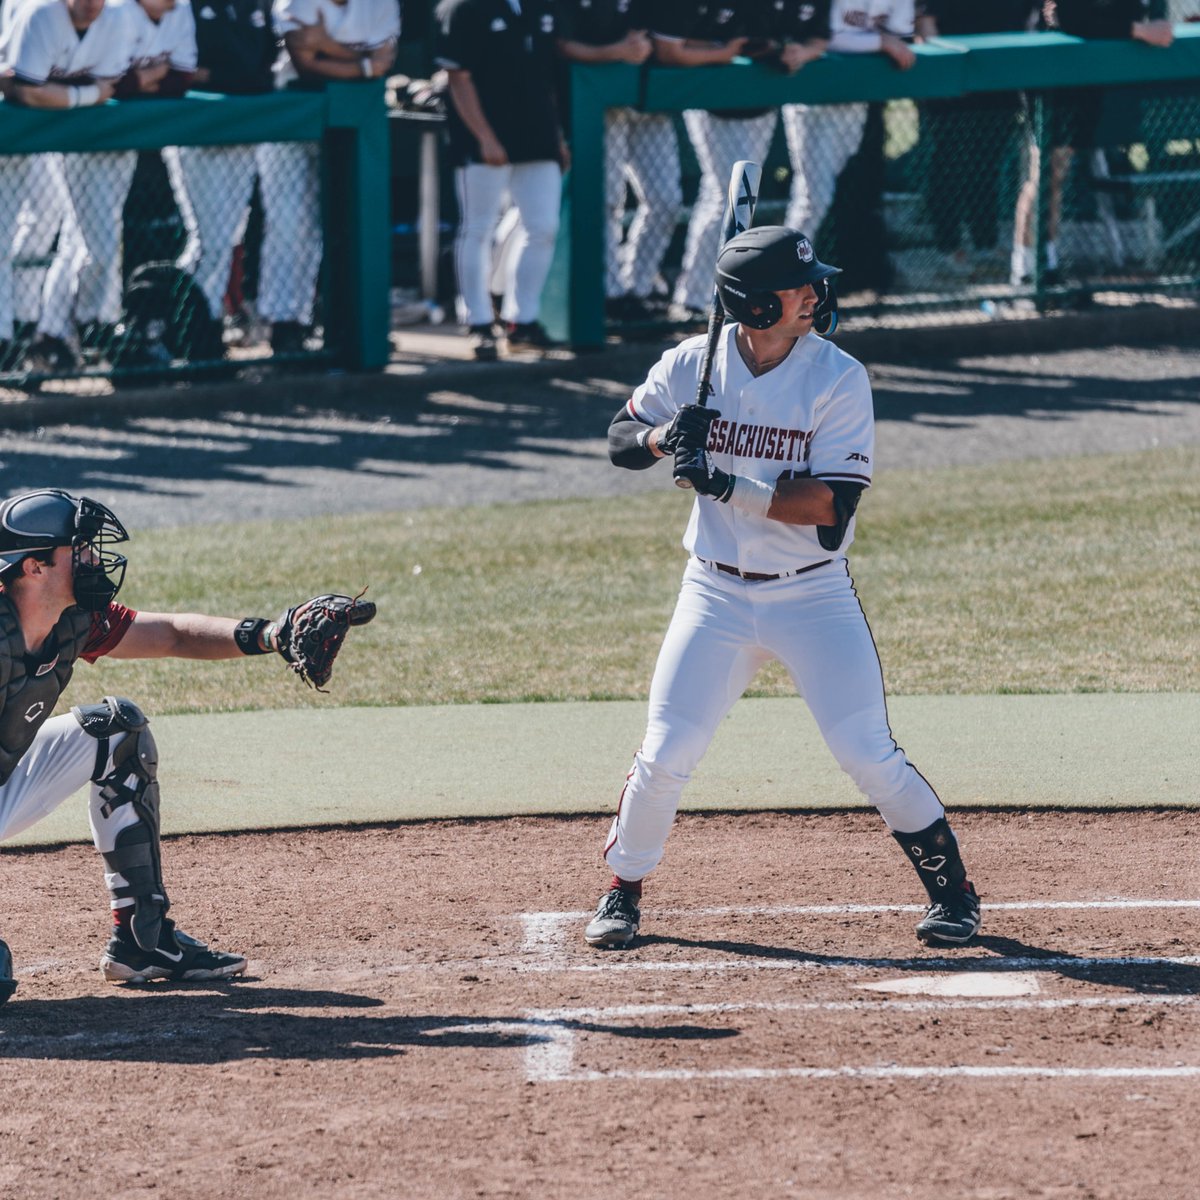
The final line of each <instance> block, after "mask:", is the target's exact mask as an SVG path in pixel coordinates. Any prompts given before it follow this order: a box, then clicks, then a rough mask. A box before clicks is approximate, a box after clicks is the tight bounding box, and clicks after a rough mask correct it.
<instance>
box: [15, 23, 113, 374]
mask: <svg viewBox="0 0 1200 1200" xmlns="http://www.w3.org/2000/svg"><path fill="white" fill-rule="evenodd" d="M131 42H132V38H131V35H130V31H129V29H128V26H127V24H126V17H125V14H123V13H122V11H121V9H120V8H119V7H106V6H105V4H104V0H29V2H28V3H27V4H25V5H23V6H22V8H21V11H20V12H19V13H18V14H17V19H16V22H15V23H14V25H13V27H12V29H11V30H10V31H9V34H8V36H7V38H6V40H5V44H4V50H3V56H4V61H5V63H6V65H7V66H9V67H10V68H11V69H12V72H13V84H12V89H11V94H10V97H9V99H10V100H11V101H15V102H16V103H19V104H24V105H27V106H28V107H30V108H48V109H63V108H80V107H85V106H90V105H93V104H103V103H105V102H106V101H108V100H109V99H111V98H112V96H113V93H114V92H115V90H116V85H117V82H118V80H119V79H120V78H121V76H122V75H124V74H125V71H126V69H127V68H128V66H129V62H130V46H131ZM135 157H136V156H135V154H134V152H133V151H132V150H122V151H108V152H100V153H85V154H67V155H64V156H63V175H64V179H65V181H66V187H67V190H68V194H69V196H70V203H71V208H72V211H73V213H74V218H75V220H76V221H77V223H78V226H79V233H80V236H81V238H82V245H83V247H84V251H83V253H84V254H85V261H84V262H83V263H82V266H81V270H80V271H79V272H78V275H77V281H78V295H77V305H78V306H79V311H82V312H84V313H87V314H88V315H89V316H95V317H97V318H99V319H104V320H109V321H116V319H117V317H118V316H119V315H120V308H121V296H120V286H119V284H120V281H119V278H118V280H117V286H116V287H115V288H114V287H113V281H112V277H111V275H110V273H109V269H108V264H109V263H110V262H112V261H113V260H114V259H116V258H117V256H118V254H119V250H120V239H121V202H122V201H123V200H124V196H125V188H127V187H128V181H129V177H130V175H131V174H132V170H133V166H132V164H133V162H134V160H135ZM5 162H6V167H5V171H4V174H5V175H6V176H7V178H6V179H5V180H4V183H5V184H6V185H7V186H5V187H3V188H0V191H3V193H4V197H5V198H4V200H3V201H0V255H2V256H3V262H4V267H3V271H2V274H0V336H3V335H5V334H8V335H9V336H11V329H12V258H11V251H12V241H13V239H12V235H13V233H14V225H15V222H16V219H17V215H18V213H19V211H20V202H21V200H22V199H24V198H25V197H26V196H27V195H28V188H27V173H28V164H27V160H25V159H23V158H18V157H16V156H13V157H10V158H8V159H6V160H5ZM122 180H124V187H122V186H121V185H122ZM50 286H51V280H50V279H49V278H48V279H47V281H46V287H47V289H49V288H50ZM45 318H46V314H45V313H44V312H43V314H42V322H44V321H45ZM41 330H42V323H41V322H40V323H39V335H38V337H37V339H36V340H35V341H34V344H33V345H32V346H31V347H30V363H31V365H32V366H34V367H40V368H43V369H51V370H53V369H61V368H64V367H71V366H73V365H74V364H75V363H76V362H77V361H78V359H77V355H76V354H75V351H74V349H73V347H72V346H71V345H70V344H69V342H68V341H67V335H68V334H69V329H63V330H62V333H61V334H60V335H57V336H56V335H53V334H48V333H44V332H42V331H41Z"/></svg>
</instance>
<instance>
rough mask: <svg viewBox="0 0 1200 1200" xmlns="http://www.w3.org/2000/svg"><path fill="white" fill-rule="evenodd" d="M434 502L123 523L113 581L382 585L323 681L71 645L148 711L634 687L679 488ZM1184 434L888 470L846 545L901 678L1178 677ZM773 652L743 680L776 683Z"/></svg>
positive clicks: (914, 684) (1190, 470) (659, 620)
mask: <svg viewBox="0 0 1200 1200" xmlns="http://www.w3.org/2000/svg"><path fill="white" fill-rule="evenodd" d="M663 485H664V486H663V491H662V492H661V493H654V494H652V495H643V496H636V497H629V498H625V499H618V500H609V499H605V500H591V501H561V502H544V503H531V504H513V505H496V506H491V507H486V508H466V509H428V510H422V511H417V512H410V513H396V514H387V515H382V516H379V515H375V516H365V517H348V518H328V519H323V520H320V521H310V522H306V523H304V524H296V523H291V524H289V523H259V524H247V525H229V526H217V527H199V528H183V529H172V530H155V531H146V532H141V533H137V532H135V534H134V538H133V542H132V544H131V546H130V547H129V551H130V558H131V563H130V569H129V575H128V579H127V582H126V585H125V590H124V591H123V593H122V596H121V598H122V600H124V601H125V602H126V603H128V604H130V605H132V606H134V607H136V608H142V609H145V610H150V611H154V610H192V611H202V612H218V613H224V614H228V615H231V616H243V615H246V614H261V615H263V616H270V615H274V614H275V613H277V612H278V610H279V609H280V608H281V607H282V606H283V605H284V604H285V603H295V602H297V601H298V600H300V599H303V598H305V597H307V596H308V595H310V594H313V593H315V592H320V591H324V590H335V591H357V590H358V589H359V588H360V587H361V586H362V585H363V584H370V591H369V592H368V595H369V596H370V597H372V598H373V599H375V600H376V601H377V602H378V604H379V606H380V615H379V617H378V618H377V619H376V621H375V622H374V623H373V624H371V625H369V626H366V627H365V628H363V629H360V630H355V631H354V633H353V634H352V635H351V637H350V640H349V642H348V643H347V647H346V650H345V651H344V652H343V655H342V658H341V659H340V660H339V663H338V666H337V669H336V671H335V675H334V680H333V685H332V686H333V694H332V695H330V696H318V695H316V694H315V693H313V692H310V691H308V690H307V689H306V688H304V687H303V686H302V685H301V684H299V682H298V681H297V680H296V679H295V677H294V676H292V675H290V674H289V673H288V672H287V671H286V670H285V669H284V668H283V665H282V664H281V663H280V662H279V660H278V659H277V658H275V657H274V656H272V657H270V658H264V659H254V660H250V661H243V660H236V661H233V662H228V663H219V664H211V663H187V662H181V661H179V660H165V661H148V662H116V661H111V660H108V661H106V660H102V661H101V663H100V664H98V665H97V666H96V667H88V666H86V665H82V666H81V667H80V668H79V670H78V672H77V675H76V680H75V682H73V683H72V685H71V688H70V689H69V691H68V700H69V702H70V703H80V702H88V701H91V700H93V699H95V698H97V697H98V696H100V695H103V694H105V693H106V692H115V693H117V694H120V695H127V696H130V697H133V698H136V699H137V700H138V702H139V703H141V704H142V705H143V706H144V707H146V708H147V709H148V711H150V712H152V713H167V712H194V711H221V710H233V709H246V708H287V707H299V706H304V705H310V704H321V705H328V704H346V705H362V704H366V705H375V704H386V705H391V704H445V703H476V702H489V701H490V702H504V701H514V700H570V699H613V698H640V697H642V696H644V695H645V692H646V688H647V686H648V683H649V678H650V672H651V670H652V669H653V665H654V659H655V655H656V653H657V650H658V645H659V643H660V641H661V638H662V634H663V631H664V630H665V628H666V624H667V621H668V619H669V616H670V612H671V608H672V604H673V601H674V597H675V593H676V591H677V588H678V584H679V576H680V572H681V570H682V567H683V552H682V550H681V548H680V546H679V538H680V535H681V533H682V529H683V524H684V521H685V518H686V513H687V505H688V503H689V502H690V501H689V500H688V498H687V497H686V496H684V495H683V494H682V493H680V492H677V491H676V490H674V489H672V488H671V487H670V486H669V483H668V481H667V480H666V478H665V475H664V478H663ZM1198 514H1200V448H1196V447H1184V448H1178V449H1168V450H1157V451H1152V452H1147V453H1144V454H1136V455H1121V456H1110V457H1095V458H1082V459H1073V460H1062V459H1057V460H1052V461H1047V462H1027V463H1016V464H1005V465H1002V466H999V467H987V468H969V469H967V468H964V469H955V470H938V471H921V472H918V471H895V472H890V473H888V474H885V475H884V476H882V477H881V479H880V480H879V482H878V484H877V485H876V487H875V488H873V489H872V490H871V491H870V492H869V493H868V494H867V495H866V497H865V498H864V500H863V504H862V508H861V510H860V529H859V536H858V541H857V542H856V545H855V547H854V550H853V552H852V558H851V564H852V569H853V572H854V576H855V580H856V583H857V585H858V590H859V594H860V595H861V597H862V599H863V604H864V606H865V608H866V610H867V614H868V617H869V618H870V620H871V625H872V629H873V631H874V633H875V637H876V640H877V642H878V645H879V649H880V654H881V656H882V658H883V662H884V666H885V670H886V673H887V677H888V685H889V690H890V691H891V692H892V693H893V694H921V693H925V694H932V693H978V692H991V693H1003V692H1088V691H1107V692H1120V691H1158V692H1170V691H1194V690H1196V688H1197V665H1198V664H1197V658H1198V654H1200V652H1198V645H1200V638H1198V637H1197V609H1198V603H1197V600H1198V589H1200V585H1198V583H1197V581H1198V580H1200V540H1198V538H1197V525H1198V522H1197V516H1198ZM789 692H790V684H789V683H788V682H787V680H786V678H785V676H784V675H783V673H782V671H780V670H778V669H776V668H769V669H768V670H766V671H764V672H763V673H762V674H761V675H760V676H759V677H758V679H757V680H756V681H755V685H754V688H753V689H752V691H751V693H750V694H752V695H776V694H788V693H789Z"/></svg>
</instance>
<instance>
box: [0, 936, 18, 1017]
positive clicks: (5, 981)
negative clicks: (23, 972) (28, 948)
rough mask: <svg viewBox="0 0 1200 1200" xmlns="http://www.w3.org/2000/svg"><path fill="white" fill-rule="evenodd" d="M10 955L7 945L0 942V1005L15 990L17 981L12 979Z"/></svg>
mask: <svg viewBox="0 0 1200 1200" xmlns="http://www.w3.org/2000/svg"><path fill="white" fill-rule="evenodd" d="M12 973H13V970H12V955H11V954H10V953H9V950H8V943H7V942H5V941H0V1004H3V1003H4V1002H5V1000H7V999H8V998H9V996H11V995H12V994H13V992H15V991H16V990H17V981H16V980H15V979H14V978H13V977H12Z"/></svg>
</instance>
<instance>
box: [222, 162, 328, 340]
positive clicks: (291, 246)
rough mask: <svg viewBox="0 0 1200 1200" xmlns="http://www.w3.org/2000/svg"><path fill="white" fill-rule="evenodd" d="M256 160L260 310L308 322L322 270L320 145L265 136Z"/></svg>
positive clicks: (275, 316) (279, 317)
mask: <svg viewBox="0 0 1200 1200" xmlns="http://www.w3.org/2000/svg"><path fill="white" fill-rule="evenodd" d="M256 161H257V163H258V167H259V177H258V178H259V187H260V188H261V189H262V201H263V246H262V267H261V269H260V271H259V279H258V313H259V316H261V317H263V318H264V319H265V320H268V321H272V322H276V321H298V322H299V323H300V324H301V325H311V324H312V318H313V301H314V300H315V298H316V291H317V275H318V274H319V272H320V270H321V184H320V166H321V159H320V151H319V149H318V147H317V145H316V143H314V142H264V143H263V144H262V145H261V146H259V147H258V149H257V154H256ZM218 311H219V310H218Z"/></svg>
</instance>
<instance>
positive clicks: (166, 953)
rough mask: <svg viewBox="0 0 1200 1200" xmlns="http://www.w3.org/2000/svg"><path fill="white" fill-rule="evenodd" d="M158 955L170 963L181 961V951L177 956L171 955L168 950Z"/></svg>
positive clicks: (161, 951)
mask: <svg viewBox="0 0 1200 1200" xmlns="http://www.w3.org/2000/svg"><path fill="white" fill-rule="evenodd" d="M159 954H161V955H162V956H163V958H169V959H170V960H171V961H172V962H181V961H182V959H183V951H182V950H180V952H179V953H178V954H172V953H171V952H170V950H160V951H159Z"/></svg>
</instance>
